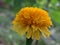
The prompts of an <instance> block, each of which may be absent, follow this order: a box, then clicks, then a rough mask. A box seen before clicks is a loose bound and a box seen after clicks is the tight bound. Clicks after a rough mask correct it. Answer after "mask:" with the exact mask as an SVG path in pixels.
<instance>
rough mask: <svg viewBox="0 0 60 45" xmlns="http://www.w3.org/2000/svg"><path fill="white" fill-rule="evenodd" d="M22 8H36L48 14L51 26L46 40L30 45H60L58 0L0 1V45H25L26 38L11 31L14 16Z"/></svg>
mask: <svg viewBox="0 0 60 45" xmlns="http://www.w3.org/2000/svg"><path fill="white" fill-rule="evenodd" d="M23 7H38V8H42V9H44V10H46V11H48V12H49V15H50V17H51V18H52V22H53V26H52V27H51V28H50V31H51V34H52V35H51V36H50V37H49V38H47V39H45V38H41V39H40V40H39V41H36V40H34V41H33V42H32V45H36V44H37V45H60V0H0V45H26V37H25V36H20V35H19V34H17V33H16V32H15V31H13V30H12V29H11V27H12V24H11V22H12V20H13V19H14V18H15V14H16V13H17V12H18V11H19V10H20V9H21V8H23Z"/></svg>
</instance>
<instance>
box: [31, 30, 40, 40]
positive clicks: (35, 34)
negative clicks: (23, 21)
mask: <svg viewBox="0 0 60 45" xmlns="http://www.w3.org/2000/svg"><path fill="white" fill-rule="evenodd" d="M32 39H36V40H39V39H40V32H39V31H35V32H34V33H33V34H32Z"/></svg>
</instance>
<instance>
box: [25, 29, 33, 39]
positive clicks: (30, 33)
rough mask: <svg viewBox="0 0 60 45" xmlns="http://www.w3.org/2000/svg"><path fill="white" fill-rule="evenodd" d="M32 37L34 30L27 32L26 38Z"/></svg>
mask: <svg viewBox="0 0 60 45" xmlns="http://www.w3.org/2000/svg"><path fill="white" fill-rule="evenodd" d="M31 35H32V30H31V29H29V30H28V31H27V35H26V37H27V38H28V39H29V38H30V37H31Z"/></svg>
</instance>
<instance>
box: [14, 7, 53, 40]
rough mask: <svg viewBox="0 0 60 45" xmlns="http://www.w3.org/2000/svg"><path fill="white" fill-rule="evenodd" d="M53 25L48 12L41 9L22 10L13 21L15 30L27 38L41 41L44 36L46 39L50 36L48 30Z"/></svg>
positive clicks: (29, 8)
mask: <svg viewBox="0 0 60 45" xmlns="http://www.w3.org/2000/svg"><path fill="white" fill-rule="evenodd" d="M51 25H52V22H51V19H50V17H49V15H48V12H47V11H45V10H42V9H40V8H36V7H35V8H33V7H25V8H22V9H21V10H20V11H19V12H18V13H17V14H16V18H15V19H14V20H13V30H15V31H16V32H17V33H19V34H21V35H24V34H25V33H26V37H27V38H28V39H29V38H32V39H36V40H39V39H40V35H41V34H42V35H43V36H44V37H45V38H46V37H49V36H50V34H51V33H50V31H49V30H48V28H49V27H50V26H51Z"/></svg>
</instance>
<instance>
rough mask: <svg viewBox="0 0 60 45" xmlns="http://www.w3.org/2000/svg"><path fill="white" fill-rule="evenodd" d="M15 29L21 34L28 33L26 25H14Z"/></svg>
mask: <svg viewBox="0 0 60 45" xmlns="http://www.w3.org/2000/svg"><path fill="white" fill-rule="evenodd" d="M13 30H15V31H16V32H17V33H19V34H21V35H24V34H25V33H26V31H27V30H26V27H21V26H19V25H18V26H17V25H14V26H13Z"/></svg>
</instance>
